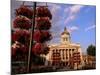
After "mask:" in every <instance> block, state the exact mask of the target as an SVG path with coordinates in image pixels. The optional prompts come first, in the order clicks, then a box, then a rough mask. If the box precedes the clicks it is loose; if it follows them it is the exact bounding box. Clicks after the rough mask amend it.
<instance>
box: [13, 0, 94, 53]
mask: <svg viewBox="0 0 100 75" xmlns="http://www.w3.org/2000/svg"><path fill="white" fill-rule="evenodd" d="M21 4H22V2H17V3H15V1H13V0H12V10H11V12H12V19H14V9H16V8H18V7H19V6H20V5H21ZM25 4H32V3H31V2H26V3H25ZM45 4H46V3H38V5H45ZM47 5H48V8H49V9H50V11H51V13H52V16H53V18H52V20H51V22H52V27H51V29H50V31H51V33H52V35H53V39H52V40H51V41H49V43H50V44H54V43H59V42H60V34H61V32H63V29H64V27H67V29H68V31H69V32H70V34H71V41H72V43H80V44H81V47H82V52H84V53H85V52H86V48H87V47H88V45H90V44H93V45H95V39H96V36H95V35H96V32H95V30H96V7H95V6H88V5H76V4H75V5H74V4H53V3H47Z"/></svg>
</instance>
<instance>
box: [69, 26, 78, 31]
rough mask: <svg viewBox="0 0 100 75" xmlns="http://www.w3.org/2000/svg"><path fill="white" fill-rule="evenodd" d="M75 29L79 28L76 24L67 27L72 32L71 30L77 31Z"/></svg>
mask: <svg viewBox="0 0 100 75" xmlns="http://www.w3.org/2000/svg"><path fill="white" fill-rule="evenodd" d="M77 30H79V27H78V26H72V27H69V29H68V31H69V32H73V31H77Z"/></svg>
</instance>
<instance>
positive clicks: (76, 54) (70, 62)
mask: <svg viewBox="0 0 100 75" xmlns="http://www.w3.org/2000/svg"><path fill="white" fill-rule="evenodd" d="M49 47H50V51H49V53H48V55H47V56H46V59H47V61H48V63H46V65H48V66H55V67H61V66H62V67H70V68H72V69H79V68H81V67H82V65H83V61H82V52H81V46H80V44H79V43H71V36H70V33H69V32H68V30H67V28H66V27H65V28H64V31H63V32H62V33H61V42H60V44H57V45H55V44H52V45H50V46H49Z"/></svg>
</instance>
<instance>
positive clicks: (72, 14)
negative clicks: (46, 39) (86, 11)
mask: <svg viewBox="0 0 100 75" xmlns="http://www.w3.org/2000/svg"><path fill="white" fill-rule="evenodd" d="M83 7H84V6H82V5H74V6H70V7H68V8H65V10H64V12H65V13H66V14H69V15H68V17H67V18H66V19H65V22H64V24H67V23H68V22H70V21H73V20H74V19H75V18H76V16H77V14H78V13H79V12H80V10H81V9H82V8H83Z"/></svg>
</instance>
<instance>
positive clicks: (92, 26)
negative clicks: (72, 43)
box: [85, 25, 96, 31]
mask: <svg viewBox="0 0 100 75" xmlns="http://www.w3.org/2000/svg"><path fill="white" fill-rule="evenodd" d="M95 27H96V26H95V25H91V26H89V27H87V28H85V31H89V30H92V29H94V28H95Z"/></svg>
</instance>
